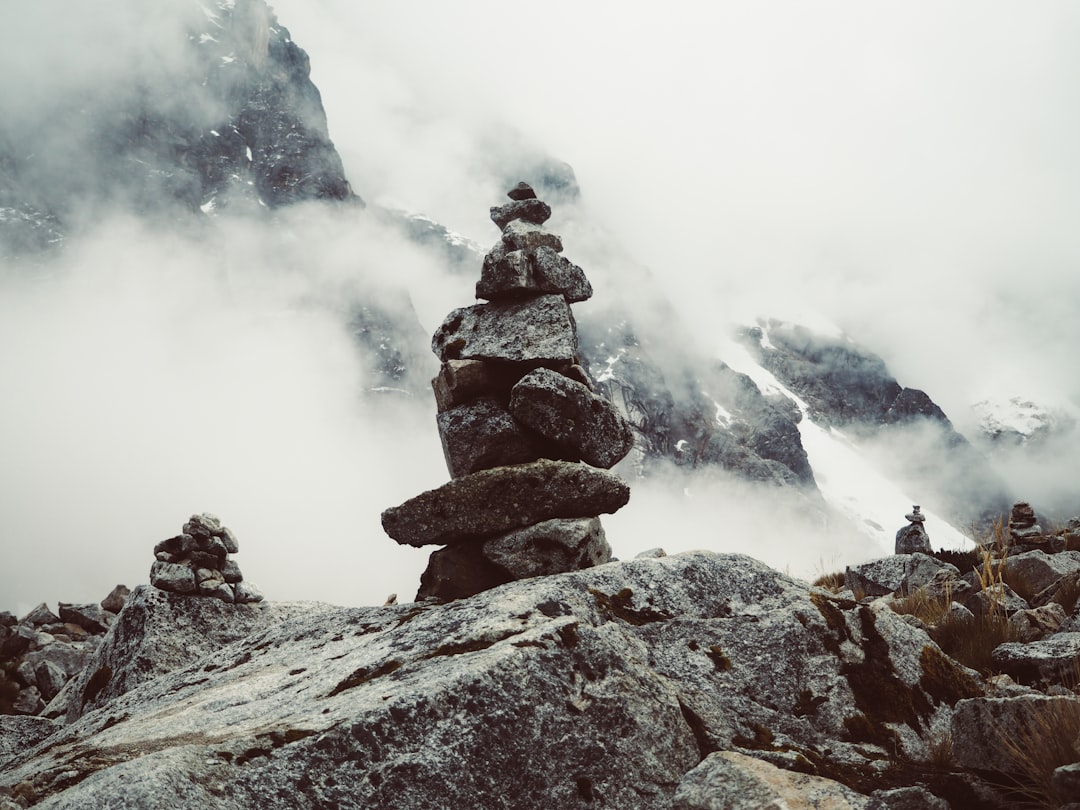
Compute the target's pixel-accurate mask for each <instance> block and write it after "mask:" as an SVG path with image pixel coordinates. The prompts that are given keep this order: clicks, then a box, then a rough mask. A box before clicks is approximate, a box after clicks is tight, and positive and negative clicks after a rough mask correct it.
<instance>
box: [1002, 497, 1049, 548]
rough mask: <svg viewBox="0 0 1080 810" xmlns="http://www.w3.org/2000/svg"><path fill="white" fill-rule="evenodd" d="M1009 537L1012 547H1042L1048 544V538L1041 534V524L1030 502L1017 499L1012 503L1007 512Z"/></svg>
mask: <svg viewBox="0 0 1080 810" xmlns="http://www.w3.org/2000/svg"><path fill="white" fill-rule="evenodd" d="M1009 539H1010V540H1011V541H1012V544H1013V546H1014V547H1016V546H1031V547H1032V548H1042V547H1043V546H1046V545H1048V543H1049V538H1048V537H1046V536H1044V535H1043V530H1042V526H1040V525H1039V522H1038V518H1036V517H1035V510H1034V509H1032V508H1031V504H1030V503H1027V502H1026V501H1018V502H1017V503H1014V504H1013V508H1012V511H1011V512H1010V513H1009Z"/></svg>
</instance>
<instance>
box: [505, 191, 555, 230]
mask: <svg viewBox="0 0 1080 810" xmlns="http://www.w3.org/2000/svg"><path fill="white" fill-rule="evenodd" d="M515 219H521V220H524V221H525V222H531V223H533V224H534V225H543V224H544V223H545V222H547V221H548V220H549V219H551V206H550V205H548V204H547V203H546V202H542V201H541V200H538V199H536V198H535V197H534V198H532V199H525V200H513V201H511V202H508V203H507V204H506V205H499V206H494V207H493V208H492V209H491V221H492V222H494V223H495V225H496V227H498V229H499V230H500V231H501V230H502V229H503V228H505V227H506V226H507V225H509V224H510V223H511V222H513V221H514V220H515Z"/></svg>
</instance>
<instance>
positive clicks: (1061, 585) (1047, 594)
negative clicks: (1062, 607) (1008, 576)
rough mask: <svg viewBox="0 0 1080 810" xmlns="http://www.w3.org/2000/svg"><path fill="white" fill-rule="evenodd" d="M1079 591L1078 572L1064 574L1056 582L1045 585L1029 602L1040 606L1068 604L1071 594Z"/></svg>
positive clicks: (1079, 572)
mask: <svg viewBox="0 0 1080 810" xmlns="http://www.w3.org/2000/svg"><path fill="white" fill-rule="evenodd" d="M1077 590H1080V571H1074V572H1073V573H1071V574H1066V575H1065V576H1063V577H1062V578H1061V579H1059V580H1057V581H1056V582H1054V583H1052V584H1050V585H1047V586H1046V587H1045V588H1043V589H1042V590H1041V591H1039V592H1038V593H1037V594H1035V596H1034V598H1033V599H1032V600H1031V601H1032V604H1033V605H1036V606H1041V605H1045V604H1048V603H1050V602H1052V601H1053V602H1059V601H1064V602H1069V601H1070V600H1071V599H1072V594H1073V593H1076V592H1077Z"/></svg>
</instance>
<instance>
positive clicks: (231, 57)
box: [221, 54, 236, 65]
mask: <svg viewBox="0 0 1080 810" xmlns="http://www.w3.org/2000/svg"><path fill="white" fill-rule="evenodd" d="M235 61H236V56H235V54H229V55H228V56H223V57H221V63H222V64H223V65H231V64H232V63H233V62H235Z"/></svg>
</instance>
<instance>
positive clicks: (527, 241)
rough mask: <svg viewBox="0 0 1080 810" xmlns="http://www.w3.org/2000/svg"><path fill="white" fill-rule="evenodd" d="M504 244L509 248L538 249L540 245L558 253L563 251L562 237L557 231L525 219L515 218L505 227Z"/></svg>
mask: <svg viewBox="0 0 1080 810" xmlns="http://www.w3.org/2000/svg"><path fill="white" fill-rule="evenodd" d="M502 241H503V244H504V245H506V247H507V249H508V250H536V248H540V247H548V248H551V249H552V250H554V251H556V252H557V253H562V249H563V244H562V239H561V238H560V237H559V235H558V234H557V233H552V232H551V231H549V230H548V229H547V228H545V227H543V226H542V225H537V224H535V223H533V222H526V221H525V220H523V219H515V220H514V221H513V222H511V223H509V224H508V225H507V226H506V227H505V228H503V234H502Z"/></svg>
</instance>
